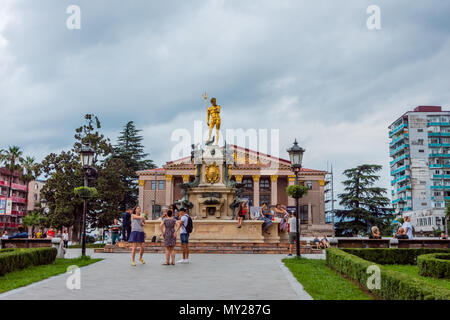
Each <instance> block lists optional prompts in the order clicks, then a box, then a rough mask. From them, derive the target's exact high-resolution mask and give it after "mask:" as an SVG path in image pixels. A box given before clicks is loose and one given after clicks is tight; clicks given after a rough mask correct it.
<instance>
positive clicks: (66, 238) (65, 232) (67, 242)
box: [63, 229, 69, 248]
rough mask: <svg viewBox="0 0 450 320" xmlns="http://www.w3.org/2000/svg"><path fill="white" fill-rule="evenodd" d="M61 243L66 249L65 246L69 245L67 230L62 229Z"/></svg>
mask: <svg viewBox="0 0 450 320" xmlns="http://www.w3.org/2000/svg"><path fill="white" fill-rule="evenodd" d="M63 242H64V248H67V245H68V244H69V232H67V229H64V232H63Z"/></svg>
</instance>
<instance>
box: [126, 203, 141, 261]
mask: <svg viewBox="0 0 450 320" xmlns="http://www.w3.org/2000/svg"><path fill="white" fill-rule="evenodd" d="M144 224H145V220H144V217H143V216H141V207H139V206H136V207H135V208H134V209H133V211H132V213H131V233H130V237H129V239H128V242H130V243H132V245H133V246H132V249H131V265H132V266H133V267H135V266H136V263H135V262H134V258H135V256H136V248H137V246H138V244H140V246H141V248H140V251H139V261H140V262H142V264H145V261H144V259H143V256H144V246H145V233H144V228H143V226H144Z"/></svg>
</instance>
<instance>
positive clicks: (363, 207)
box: [335, 164, 393, 236]
mask: <svg viewBox="0 0 450 320" xmlns="http://www.w3.org/2000/svg"><path fill="white" fill-rule="evenodd" d="M381 168H382V166H380V165H374V164H363V165H360V166H358V167H356V168H352V169H347V170H345V171H344V175H345V176H346V177H347V178H348V179H347V180H345V181H344V182H343V184H344V186H345V189H344V190H345V192H344V193H341V194H339V195H338V197H339V198H340V202H339V204H340V205H341V206H343V207H344V208H345V209H342V210H336V216H337V217H338V219H339V222H337V223H336V224H335V226H336V235H337V236H354V235H357V234H360V233H364V234H368V233H369V232H370V228H371V227H372V226H377V227H378V228H380V231H381V232H382V233H387V232H389V231H390V230H389V229H390V224H391V223H390V221H391V219H392V217H393V215H392V212H393V209H392V208H391V207H390V200H389V199H388V198H387V197H386V196H385V195H386V189H385V188H380V187H376V186H374V184H375V182H377V181H378V180H379V179H380V177H379V176H378V175H376V173H377V172H378V171H380V170H381Z"/></svg>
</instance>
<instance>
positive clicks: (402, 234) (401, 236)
mask: <svg viewBox="0 0 450 320" xmlns="http://www.w3.org/2000/svg"><path fill="white" fill-rule="evenodd" d="M396 238H397V239H399V240H402V239H403V240H405V239H406V240H408V239H409V237H408V235H407V234H406V233H405V229H403V228H399V229H398V232H397V234H396Z"/></svg>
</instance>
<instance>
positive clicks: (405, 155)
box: [389, 153, 409, 166]
mask: <svg viewBox="0 0 450 320" xmlns="http://www.w3.org/2000/svg"><path fill="white" fill-rule="evenodd" d="M405 158H409V153H405V154H404V155H402V156H400V157H398V158H396V159H394V160H392V161H391V162H389V164H390V165H391V166H392V165H394V164H396V163H397V162H399V161H400V160H403V159H405Z"/></svg>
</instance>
